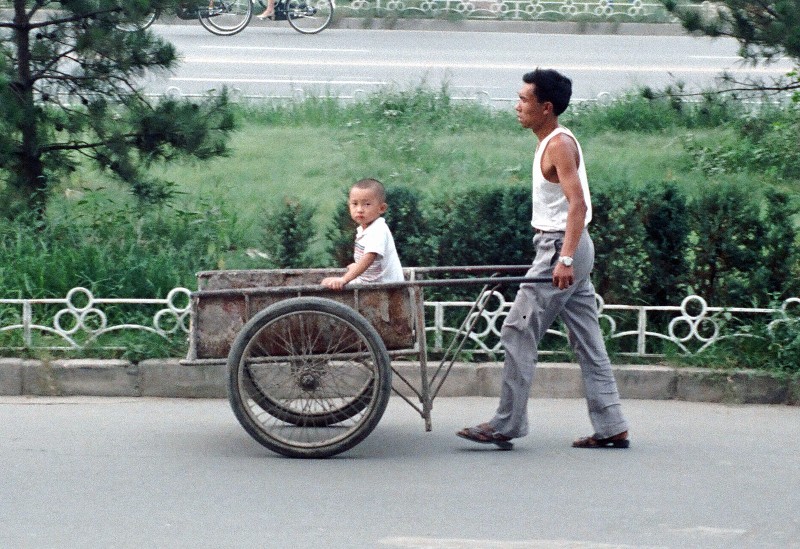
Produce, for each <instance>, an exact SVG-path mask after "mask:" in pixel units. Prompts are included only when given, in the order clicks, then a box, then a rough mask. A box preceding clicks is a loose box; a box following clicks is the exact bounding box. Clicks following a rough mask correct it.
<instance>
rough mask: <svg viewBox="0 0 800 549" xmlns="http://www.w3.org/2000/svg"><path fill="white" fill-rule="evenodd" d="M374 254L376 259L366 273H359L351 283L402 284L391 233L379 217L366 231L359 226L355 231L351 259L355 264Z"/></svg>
mask: <svg viewBox="0 0 800 549" xmlns="http://www.w3.org/2000/svg"><path fill="white" fill-rule="evenodd" d="M368 253H375V254H377V257H376V258H375V261H373V262H372V265H370V266H369V267H368V268H367V270H366V271H364V272H363V273H361V275H360V276H359V277H357V278H356V279H355V280H353V282H355V283H358V284H365V283H370V282H402V281H403V280H405V279H404V278H403V267H402V265H400V258H399V257H398V255H397V250H396V249H395V247H394V238H392V231H390V230H389V226H388V225H387V224H386V220H385V219H384V218H382V217H379V218H378V219H376V220H375V221H373V222H372V223H371V224H370V225H369V226H368V227H367V228H366V229H364V228H362V227H361V226H359V227H358V230H357V231H356V245H355V250H354V252H353V258H354V259H355V261H356V263H358V261H359V260H360V259H361V258H362V257H363V256H364V254H368Z"/></svg>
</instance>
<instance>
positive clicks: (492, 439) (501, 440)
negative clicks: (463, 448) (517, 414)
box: [456, 423, 514, 450]
mask: <svg viewBox="0 0 800 549" xmlns="http://www.w3.org/2000/svg"><path fill="white" fill-rule="evenodd" d="M456 435H457V436H460V437H461V438H465V439H467V440H470V441H472V442H477V443H478V444H494V445H495V446H497V447H498V448H500V449H501V450H511V448H513V447H514V444H512V443H511V437H508V436H506V435H503V434H501V433H498V432H497V431H495V430H494V429H493V428H492V426H491V425H489V424H488V423H481V424H480V425H476V426H475V427H464V428H463V429H461V430H460V431H458V432H457V433H456Z"/></svg>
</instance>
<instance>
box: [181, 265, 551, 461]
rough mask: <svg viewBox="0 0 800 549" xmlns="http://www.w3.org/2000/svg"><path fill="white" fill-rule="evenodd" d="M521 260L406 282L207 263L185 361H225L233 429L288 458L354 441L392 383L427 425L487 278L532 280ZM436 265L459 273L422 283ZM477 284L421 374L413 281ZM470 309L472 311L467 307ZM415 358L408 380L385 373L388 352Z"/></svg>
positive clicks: (415, 273) (418, 297) (377, 413)
mask: <svg viewBox="0 0 800 549" xmlns="http://www.w3.org/2000/svg"><path fill="white" fill-rule="evenodd" d="M522 269H527V267H520V266H513V267H448V268H416V269H405V270H404V271H405V276H406V279H407V280H406V282H399V283H391V284H370V285H351V286H348V288H347V289H346V290H345V291H339V292H337V291H332V290H327V289H325V288H323V287H322V286H320V285H319V281H320V280H322V278H324V277H325V276H329V275H331V274H334V273H337V274H338V273H341V270H330V269H297V270H279V271H278V270H263V271H210V272H205V273H199V274H198V288H199V289H198V291H197V292H195V293H194V294H193V295H192V309H193V311H192V322H193V323H192V330H191V335H190V356H189V362H190V363H192V362H195V363H198V362H225V363H226V364H227V369H228V395H229V400H230V403H231V407H232V408H233V411H234V413H235V415H236V417H237V419H238V420H239V422H240V423H241V424H242V426H243V427H244V429H245V430H246V431H247V432H248V433H249V434H250V435H251V436H252V437H253V438H254V439H255V440H257V441H258V442H259V443H261V444H262V445H264V446H266V447H267V448H269V449H270V450H273V451H275V452H277V453H280V454H283V455H286V456H290V457H303V458H317V457H330V456H333V455H336V454H339V453H341V452H344V451H346V450H348V449H350V448H352V447H353V446H355V445H357V444H358V443H359V442H361V441H362V440H363V439H364V438H365V437H366V436H368V435H369V433H370V432H371V431H372V430H373V429H374V428H375V426H376V425H377V424H378V422H379V421H380V419H381V417H382V415H383V413H384V411H385V409H386V406H387V404H388V401H389V396H390V394H391V391H392V389H393V386H392V378H393V374H394V375H395V376H397V381H398V382H399V383H402V384H403V385H405V386H406V387H407V388H409V389H410V390H411V393H412V394H413V395H415V396H416V397H417V399H418V401H419V402H415V401H413V400H412V399H411V398H409V397H408V396H405V395H404V394H403V393H402V392H400V391H396V392H397V394H398V395H399V396H401V397H402V398H403V399H404V400H405V401H406V402H408V403H409V404H410V405H411V406H412V407H414V409H416V410H417V412H419V414H420V415H421V416H422V418H423V419H424V420H425V428H426V429H427V430H430V429H431V409H432V404H433V399H434V398H435V396H436V394H437V393H438V391H439V389H440V388H441V386H442V383H444V381H445V379H446V378H447V374H448V372H449V370H450V368H451V367H452V365H453V361H454V360H455V356H456V355H457V354H458V353H459V352H460V350H461V348H462V347H463V345H464V342H465V341H466V339H467V337H468V335H469V332H470V331H471V329H472V327H473V326H474V323H475V322H476V321H477V318H478V317H479V310H480V308H482V307H483V306H484V305H485V299H484V297H483V296H486V295H489V292H490V291H491V289H494V288H496V287H497V286H498V285H499V284H503V283H509V282H517V283H518V282H537V280H533V279H526V278H523V277H511V276H500V277H498V276H497V275H496V274H495V276H492V277H488V278H478V277H475V276H474V275H475V274H476V273H478V274H480V273H482V272H486V271H491V272H493V273H508V272H513V271H519V270H522ZM443 272H458V273H460V274H462V275H463V274H466V275H473V276H472V277H471V278H468V279H466V280H464V279H459V280H452V279H451V280H441V279H435V278H433V279H431V278H429V277H430V276H436V275H439V274H441V273H443ZM456 284H472V285H475V284H482V285H483V286H484V287H483V290H482V291H481V294H480V296H479V298H478V299H477V300H476V302H475V305H474V306H473V310H471V311H470V312H469V313H468V314H467V316H466V318H465V320H464V324H463V325H462V329H461V330H460V333H462V334H463V335H462V337H461V338H460V339H459V340H454V342H453V344H451V347H450V349H449V350H448V353H445V356H444V357H443V358H442V360H441V362H440V364H439V366H438V368H436V369H435V370H434V372H433V375H430V376H429V369H428V364H427V350H426V343H425V320H424V302H423V288H424V287H426V286H428V287H429V286H443V285H448V286H449V285H456ZM476 313H478V314H476ZM400 356H405V357H408V356H415V357H416V358H417V359H418V360H419V363H420V382H419V384H416V383H412V382H411V381H410V380H408V379H406V378H405V377H403V376H402V375H400V373H399V372H397V371H396V370H393V369H392V366H391V357H400Z"/></svg>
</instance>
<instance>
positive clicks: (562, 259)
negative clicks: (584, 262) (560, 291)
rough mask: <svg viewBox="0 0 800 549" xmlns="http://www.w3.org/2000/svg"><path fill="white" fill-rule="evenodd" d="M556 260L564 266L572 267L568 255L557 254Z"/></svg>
mask: <svg viewBox="0 0 800 549" xmlns="http://www.w3.org/2000/svg"><path fill="white" fill-rule="evenodd" d="M558 262H559V263H562V264H563V265H564V266H565V267H572V258H571V257H570V256H568V255H562V256H559V258H558Z"/></svg>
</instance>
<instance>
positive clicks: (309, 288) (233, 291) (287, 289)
mask: <svg viewBox="0 0 800 549" xmlns="http://www.w3.org/2000/svg"><path fill="white" fill-rule="evenodd" d="M545 283H550V284H552V283H553V279H552V278H542V277H538V278H537V277H534V278H528V277H524V276H496V277H486V278H463V279H459V278H456V279H446V280H437V279H431V280H408V281H404V282H380V283H374V284H353V285H349V284H348V285H347V287H346V289H352V290H364V289H390V288H413V287H420V288H424V287H442V286H470V285H498V286H499V285H502V284H545ZM330 291H333V290H331V289H330V288H326V287H324V286H322V285H320V284H306V285H302V286H280V287H275V288H264V287H254V288H226V289H221V290H198V291H197V292H192V295H193V296H230V295H269V294H286V293H304V292H306V293H307V292H330Z"/></svg>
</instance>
